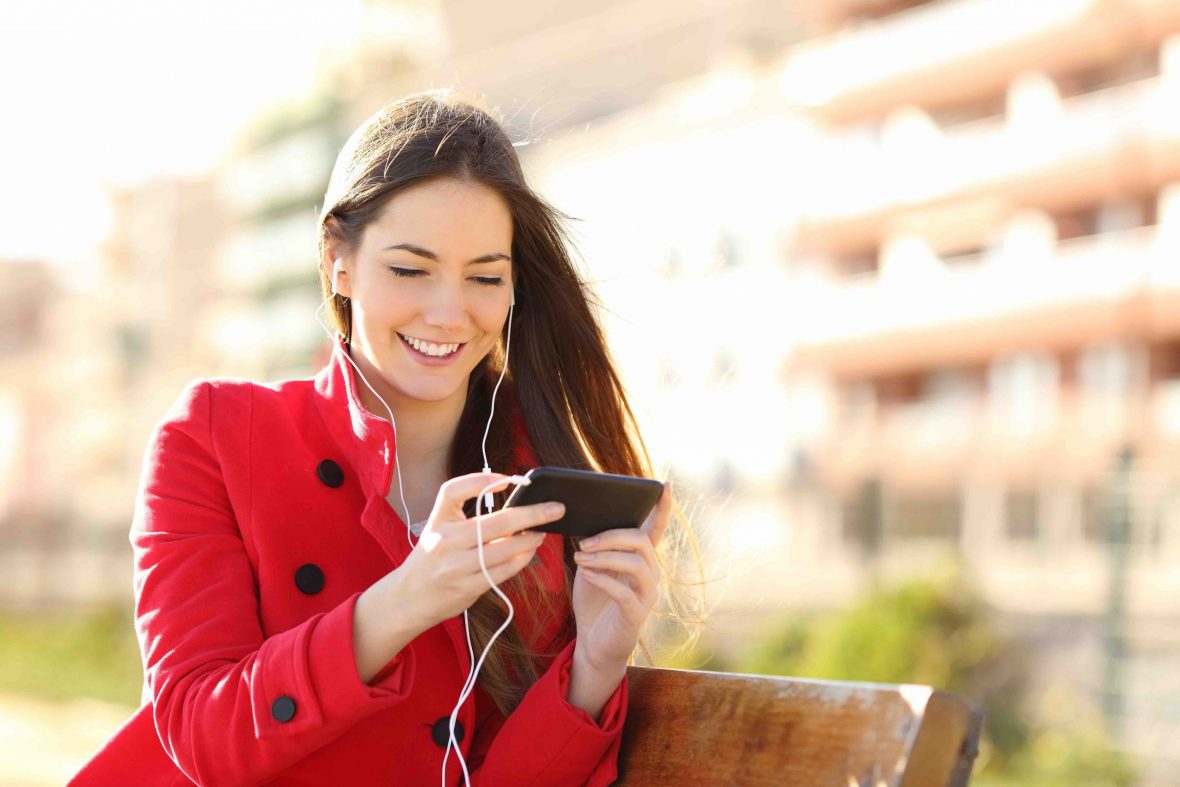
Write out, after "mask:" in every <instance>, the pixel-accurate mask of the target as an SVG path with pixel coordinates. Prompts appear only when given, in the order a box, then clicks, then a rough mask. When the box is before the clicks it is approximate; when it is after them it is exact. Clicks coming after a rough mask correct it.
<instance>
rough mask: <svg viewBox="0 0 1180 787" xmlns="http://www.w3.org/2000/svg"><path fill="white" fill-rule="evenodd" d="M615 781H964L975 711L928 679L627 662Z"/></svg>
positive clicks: (843, 786) (936, 785)
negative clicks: (810, 676) (844, 677)
mask: <svg viewBox="0 0 1180 787" xmlns="http://www.w3.org/2000/svg"><path fill="white" fill-rule="evenodd" d="M627 674H628V682H629V694H628V710H627V721H626V727H625V731H624V733H623V744H622V749H621V751H620V753H619V782H618V783H619V784H622V785H669V784H675V785H685V784H719V785H747V784H751V785H760V784H766V785H805V786H806V787H812V786H813V785H817V786H818V785H839V787H883V786H885V785H887V786H888V787H961V786H962V785H966V784H967V780H968V777H969V776H970V773H971V765H972V762H973V761H974V758H975V752H976V746H977V745H978V742H979V725H980V714H979V713H978V712H977V711H975V710H974V709H972V708H971V707H969V706H968V705H967V704H966V703H965V702H964V701H963V700H962V699H960V698H959V697H957V696H955V695H953V694H948V693H947V692H943V691H938V690H936V689H931V688H929V687H926V686H911V685H887V684H878V683H849V682H843V681H821V680H807V679H801V678H775V677H765V676H758V675H736V674H732V673H724V672H698V671H693V670H672V669H656V668H652V667H628V668H627Z"/></svg>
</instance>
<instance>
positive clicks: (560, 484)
mask: <svg viewBox="0 0 1180 787" xmlns="http://www.w3.org/2000/svg"><path fill="white" fill-rule="evenodd" d="M525 477H526V478H528V479H529V483H528V484H527V485H521V486H518V487H516V488H515V489H513V490H512V494H510V495H509V496H508V500H507V501H505V503H504V508H508V507H510V506H527V505H532V504H533V503H546V502H548V501H550V500H556V501H557V502H559V503H564V504H565V515H564V516H562V518H561V519H558V520H557V521H555V522H547V523H546V524H544V525H538V526H537V527H534V528H530V530H539V531H541V532H542V533H560V534H561V535H563V536H574V537H576V538H589V537H590V536H593V535H597V534H598V533H601V532H602V531H604V530H614V529H615V528H620V527H639V526H640V525H642V524H643V521H644V520H645V519H647V515H648V514H650V513H651V510H652V509H653V508H655V505H656V503H657V502H658V501H659V499H660V495H661V494H663V491H664V485H663V484H662V483H660V482H659V481H655V480H653V479H651V478H640V477H639V476H631V475H615V474H614V473H597V472H594V471H593V470H572V469H570V468H568V467H534V468H533V469H532V470H530V471H528V472H527V473H525Z"/></svg>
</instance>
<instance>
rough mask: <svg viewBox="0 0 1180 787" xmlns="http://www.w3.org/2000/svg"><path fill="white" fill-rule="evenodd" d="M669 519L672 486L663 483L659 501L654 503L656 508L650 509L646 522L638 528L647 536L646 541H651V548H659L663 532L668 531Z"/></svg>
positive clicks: (668, 483) (670, 515)
mask: <svg viewBox="0 0 1180 787" xmlns="http://www.w3.org/2000/svg"><path fill="white" fill-rule="evenodd" d="M671 517H672V484H671V483H670V482H668V481H665V482H664V491H663V492H662V493H661V494H660V499H659V500H658V501H656V507H655V508H654V509H652V512H651V514H649V515H648V517H647V520H646V521H645V522H644V523H643V525H642V526H641V527H640V528H639V529H640V530H641V531H642V532H644V533H646V534H647V537H648V540H650V541H651V544H652V546H653V547H655V546H659V545H660V542H661V541H663V540H664V531H665V530H667V529H668V521H669V520H670V519H671Z"/></svg>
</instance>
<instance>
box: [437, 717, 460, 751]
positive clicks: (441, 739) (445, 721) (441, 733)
mask: <svg viewBox="0 0 1180 787" xmlns="http://www.w3.org/2000/svg"><path fill="white" fill-rule="evenodd" d="M430 737H432V738H434V742H435V744H437V745H438V747H439V748H440V749H445V748H446V747H447V744H448V743H449V742H450V740H451V717H450V716H443V717H442V718H441V719H439V720H438V721H436V722H435V723H434V724H433V726H431V728H430ZM455 740H456V741H457V742H458V743H462V742H463V722H461V721H459V720H458V719H455Z"/></svg>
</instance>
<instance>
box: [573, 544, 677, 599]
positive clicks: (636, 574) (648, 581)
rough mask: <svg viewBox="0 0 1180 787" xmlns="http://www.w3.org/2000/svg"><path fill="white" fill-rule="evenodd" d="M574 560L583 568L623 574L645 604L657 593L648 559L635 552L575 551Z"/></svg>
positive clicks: (625, 581) (626, 582)
mask: <svg viewBox="0 0 1180 787" xmlns="http://www.w3.org/2000/svg"><path fill="white" fill-rule="evenodd" d="M574 561H575V562H576V563H577V564H578V565H579V566H581V567H582V568H588V569H591V570H594V571H615V572H617V573H619V574H622V575H623V581H624V584H629V585H630V587H631V588H632V589H634V590H635V591H636V592H637V593H638V595H639V598H640V600H641V601H643V602H644V603H645V604H646V603H648V602H649V601H651V600H654V599H655V597H656V595H657V592H656V576H655V574H653V573H652V571H651V569H650V567H649V566H648V564H647V561H646V560H644V559H643V558H641V557H640V556H639V555H637V554H635V553H634V552H575V553H574ZM627 580H629V582H628V581H627Z"/></svg>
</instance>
